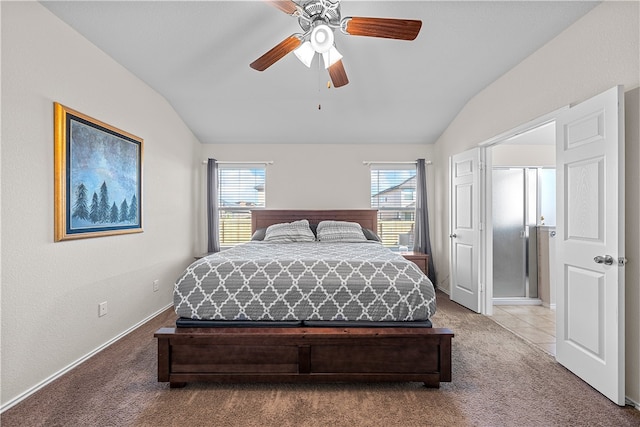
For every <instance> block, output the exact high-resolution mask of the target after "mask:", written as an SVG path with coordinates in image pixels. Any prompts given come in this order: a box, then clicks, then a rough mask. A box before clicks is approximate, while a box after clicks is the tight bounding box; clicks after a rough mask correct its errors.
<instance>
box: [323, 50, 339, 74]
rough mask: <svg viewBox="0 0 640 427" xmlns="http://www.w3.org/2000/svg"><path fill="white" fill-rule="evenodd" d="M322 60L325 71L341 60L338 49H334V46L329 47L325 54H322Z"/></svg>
mask: <svg viewBox="0 0 640 427" xmlns="http://www.w3.org/2000/svg"><path fill="white" fill-rule="evenodd" d="M322 59H324V68H325V69H327V68H329V67H331V66H332V65H333V64H335V63H336V62H338V61H340V60H341V59H342V55H341V54H340V52H338V49H336V48H335V46H331V48H330V49H329V50H328V51H327V52H324V53H323V54H322Z"/></svg>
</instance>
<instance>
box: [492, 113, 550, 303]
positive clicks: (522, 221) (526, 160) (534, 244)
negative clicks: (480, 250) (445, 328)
mask: <svg viewBox="0 0 640 427" xmlns="http://www.w3.org/2000/svg"><path fill="white" fill-rule="evenodd" d="M555 142H556V136H555V121H549V122H547V123H544V124H542V125H538V126H534V127H532V128H530V129H527V130H526V131H524V132H520V133H517V134H515V135H511V136H508V137H506V138H503V139H502V140H499V141H497V142H496V143H495V144H493V145H492V146H491V147H489V149H488V150H487V163H488V164H490V165H491V169H490V175H491V176H490V177H488V180H490V181H491V186H490V188H491V189H492V190H491V194H490V195H489V194H487V197H488V198H489V197H490V199H491V202H490V204H489V203H487V208H489V209H491V212H490V218H491V221H490V229H491V234H492V235H491V237H492V239H491V240H492V245H491V246H492V247H491V252H492V259H493V261H492V265H491V268H492V272H491V275H490V277H491V278H492V294H493V304H494V305H544V306H546V307H551V306H552V304H553V303H554V301H553V302H552V301H551V300H550V296H551V295H552V292H551V289H550V288H551V286H550V284H551V283H550V282H551V281H552V277H551V275H552V274H553V269H552V268H549V266H550V261H551V260H550V254H551V253H552V252H553V251H552V250H551V249H552V248H550V243H551V244H552V243H553V240H551V239H550V238H549V236H550V235H551V236H553V235H554V233H553V231H554V229H555V194H556V190H555V184H556V182H555ZM542 298H544V300H543V299H542Z"/></svg>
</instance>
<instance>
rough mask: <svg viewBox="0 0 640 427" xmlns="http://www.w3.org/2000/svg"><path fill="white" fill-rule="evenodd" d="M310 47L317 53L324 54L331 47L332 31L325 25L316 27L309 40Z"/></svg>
mask: <svg viewBox="0 0 640 427" xmlns="http://www.w3.org/2000/svg"><path fill="white" fill-rule="evenodd" d="M309 41H310V42H311V47H313V50H315V51H316V52H318V53H325V52H327V51H328V50H329V49H331V47H333V30H332V29H331V27H329V26H328V25H326V24H319V25H316V26H315V27H314V29H313V31H311V37H310V38H309Z"/></svg>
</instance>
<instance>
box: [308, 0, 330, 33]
mask: <svg viewBox="0 0 640 427" xmlns="http://www.w3.org/2000/svg"><path fill="white" fill-rule="evenodd" d="M300 8H301V9H302V14H301V15H300V16H299V18H298V22H299V23H300V27H301V28H302V30H303V31H304V32H305V33H307V32H309V31H311V30H312V29H313V28H314V27H315V26H316V25H319V24H325V25H328V26H329V27H331V28H339V27H340V2H339V0H309V1H306V2H303V3H302V4H301V5H300Z"/></svg>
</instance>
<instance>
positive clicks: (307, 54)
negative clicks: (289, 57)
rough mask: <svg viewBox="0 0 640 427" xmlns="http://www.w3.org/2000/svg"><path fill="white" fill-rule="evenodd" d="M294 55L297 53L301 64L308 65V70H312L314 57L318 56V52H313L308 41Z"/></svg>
mask: <svg viewBox="0 0 640 427" xmlns="http://www.w3.org/2000/svg"><path fill="white" fill-rule="evenodd" d="M293 53H295V55H296V56H297V57H298V59H299V60H300V62H302V63H303V64H304V65H306V66H307V68H311V62H312V61H313V56H314V55H315V54H316V51H315V50H313V47H311V43H310V42H308V41H306V42H304V43H302V44H301V45H300V47H299V48H297V49H296V50H294V51H293Z"/></svg>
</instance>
